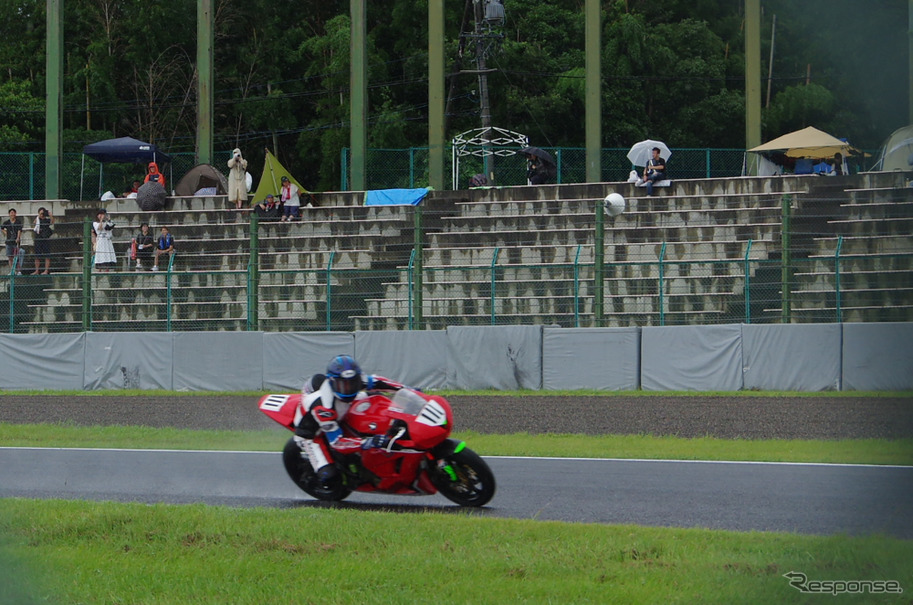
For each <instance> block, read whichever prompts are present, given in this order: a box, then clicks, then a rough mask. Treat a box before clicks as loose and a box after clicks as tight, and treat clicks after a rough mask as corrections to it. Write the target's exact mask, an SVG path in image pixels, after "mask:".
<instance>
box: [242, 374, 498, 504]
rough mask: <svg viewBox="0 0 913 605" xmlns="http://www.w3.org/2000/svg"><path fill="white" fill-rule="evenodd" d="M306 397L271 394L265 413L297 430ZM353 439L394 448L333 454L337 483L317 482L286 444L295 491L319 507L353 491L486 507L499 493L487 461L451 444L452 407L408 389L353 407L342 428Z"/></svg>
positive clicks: (287, 466) (264, 404)
mask: <svg viewBox="0 0 913 605" xmlns="http://www.w3.org/2000/svg"><path fill="white" fill-rule="evenodd" d="M300 400H301V395H300V394H289V395H265V396H264V397H263V398H261V399H260V410H261V411H262V412H263V413H264V414H266V415H267V416H269V417H270V418H272V419H273V420H275V421H276V422H278V423H279V424H281V425H282V426H284V427H286V428H288V429H289V430H292V431H294V430H295V427H294V419H295V410H296V409H297V407H298V404H299V402H300ZM340 426H341V428H342V431H343V434H344V435H345V436H347V437H356V438H367V437H371V436H372V435H387V436H389V437H390V442H389V445H388V446H387V447H386V448H383V449H380V448H372V449H365V450H360V451H359V453H357V454H340V453H339V452H333V457H334V461H333V462H334V464H335V465H336V468H337V469H338V470H339V475H338V476H337V478H336V480H335V481H333V482H331V483H330V484H321V483H320V482H319V481H317V478H316V476H315V473H314V469H313V467H312V466H311V463H310V462H309V461H308V459H307V457H306V455H304V453H303V452H302V451H301V449H300V448H299V447H298V444H297V443H296V442H295V438H291V439H289V440H288V442H287V443H286V444H285V449H284V450H283V451H282V461H283V462H284V464H285V470H286V471H287V472H288V474H289V476H290V477H291V478H292V481H294V482H295V484H296V485H297V486H298V487H300V488H301V489H303V490H304V491H305V492H307V493H308V494H310V495H311V496H313V497H314V498H317V499H318V500H333V501H339V500H343V499H345V498H346V497H348V495H349V494H351V493H352V492H353V491H359V492H381V493H385V494H401V495H430V494H434V493H437V492H440V493H441V494H442V495H443V496H444V497H446V498H447V499H449V500H451V501H453V502H456V503H457V504H459V505H460V506H484V505H485V504H487V503H488V501H489V500H491V498H492V496H494V493H495V477H494V475H493V474H492V472H491V469H490V468H489V467H488V465H487V464H486V463H485V461H484V460H482V458H481V457H480V456H479V455H478V454H476V453H475V452H473V451H472V450H471V449H469V448H468V447H466V444H465V443H463V442H462V441H456V440H454V439H450V438H449V437H450V432H451V430H452V427H453V412H452V410H451V409H450V404H449V403H447V400H446V399H444V398H443V397H441V396H439V395H428V394H426V393H421V392H418V391H413V390H411V389H407V388H403V389H400V390H398V391H396V392H395V393H388V392H377V391H375V392H371V393H369V396H368V397H367V398H365V399H356V400H355V401H353V402H352V405H351V407H350V408H349V411H348V413H347V414H346V416H345V418H344V419H343V421H342V422H341V423H340Z"/></svg>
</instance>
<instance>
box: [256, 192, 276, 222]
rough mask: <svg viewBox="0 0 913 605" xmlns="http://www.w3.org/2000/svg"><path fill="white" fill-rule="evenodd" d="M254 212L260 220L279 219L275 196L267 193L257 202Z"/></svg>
mask: <svg viewBox="0 0 913 605" xmlns="http://www.w3.org/2000/svg"><path fill="white" fill-rule="evenodd" d="M254 212H256V213H257V218H258V219H260V220H261V221H275V220H278V219H279V206H278V205H276V196H274V195H273V194H272V193H270V194H267V196H266V198H265V199H263V200H260V201H259V202H257V205H256V206H254Z"/></svg>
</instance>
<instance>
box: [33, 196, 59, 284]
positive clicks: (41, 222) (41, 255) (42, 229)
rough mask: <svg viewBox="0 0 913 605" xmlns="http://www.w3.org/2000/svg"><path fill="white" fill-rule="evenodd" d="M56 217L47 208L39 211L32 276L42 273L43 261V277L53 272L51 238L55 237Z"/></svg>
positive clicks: (36, 222) (36, 220) (36, 221)
mask: <svg viewBox="0 0 913 605" xmlns="http://www.w3.org/2000/svg"><path fill="white" fill-rule="evenodd" d="M53 224H54V215H52V214H51V213H50V211H48V209H47V208H44V207H41V208H39V209H38V217H37V218H36V219H35V271H34V273H32V275H38V272H39V271H41V261H42V260H44V271H41V274H42V275H47V274H49V273H50V272H51V242H50V239H51V236H52V235H54V228H53V226H52V225H53Z"/></svg>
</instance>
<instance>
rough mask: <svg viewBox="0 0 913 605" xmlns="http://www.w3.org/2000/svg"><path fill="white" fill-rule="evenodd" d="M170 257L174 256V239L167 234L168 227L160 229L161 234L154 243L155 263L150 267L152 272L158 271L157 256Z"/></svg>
mask: <svg viewBox="0 0 913 605" xmlns="http://www.w3.org/2000/svg"><path fill="white" fill-rule="evenodd" d="M163 254H164V255H166V256H169V257H170V256H171V255H172V254H174V238H173V237H172V236H171V234H170V233H168V227H162V234H161V235H160V236H159V238H158V240H156V242H155V261H154V264H153V265H152V270H153V271H158V270H159V256H161V255H163Z"/></svg>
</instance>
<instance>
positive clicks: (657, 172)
mask: <svg viewBox="0 0 913 605" xmlns="http://www.w3.org/2000/svg"><path fill="white" fill-rule="evenodd" d="M641 157H643V156H641ZM665 178H666V160H664V159H663V158H661V157H659V147H654V148H653V157H652V158H650V159H649V160H647V165H646V166H644V181H646V183H647V195H653V183H655V182H656V181H661V180H663V179H665Z"/></svg>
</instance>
